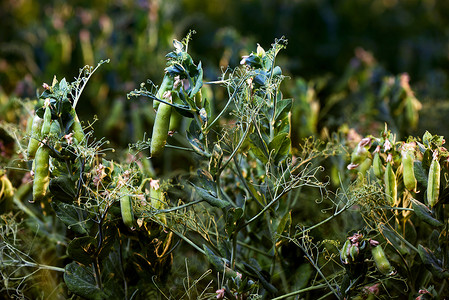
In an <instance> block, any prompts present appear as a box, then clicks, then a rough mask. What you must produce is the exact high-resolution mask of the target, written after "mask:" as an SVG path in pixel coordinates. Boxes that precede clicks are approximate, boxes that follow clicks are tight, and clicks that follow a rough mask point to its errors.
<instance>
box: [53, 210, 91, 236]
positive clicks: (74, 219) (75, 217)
mask: <svg viewBox="0 0 449 300" xmlns="http://www.w3.org/2000/svg"><path fill="white" fill-rule="evenodd" d="M52 206H53V209H54V210H55V212H56V216H57V217H58V218H59V219H60V220H61V221H62V222H63V223H64V224H65V225H67V227H68V228H69V229H70V230H73V231H74V232H76V233H79V234H86V233H87V230H86V226H85V223H83V222H81V221H80V215H79V214H81V217H83V219H84V217H86V214H85V213H84V212H82V211H81V210H79V211H78V210H77V208H76V207H75V206H74V205H71V204H67V203H63V202H52Z"/></svg>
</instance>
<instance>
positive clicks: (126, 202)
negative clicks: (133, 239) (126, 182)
mask: <svg viewBox="0 0 449 300" xmlns="http://www.w3.org/2000/svg"><path fill="white" fill-rule="evenodd" d="M120 194H121V195H120V196H121V197H120V211H121V214H122V220H123V223H124V224H125V225H126V226H128V227H130V228H132V227H134V214H133V205H132V199H131V197H130V196H129V195H128V190H127V189H126V188H122V189H121V190H120Z"/></svg>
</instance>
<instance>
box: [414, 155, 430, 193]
mask: <svg viewBox="0 0 449 300" xmlns="http://www.w3.org/2000/svg"><path fill="white" fill-rule="evenodd" d="M413 172H414V173H415V178H416V180H417V181H418V182H419V183H420V184H422V185H423V186H424V187H425V188H427V174H426V171H425V170H424V168H423V165H422V163H421V162H420V161H415V162H414V163H413Z"/></svg>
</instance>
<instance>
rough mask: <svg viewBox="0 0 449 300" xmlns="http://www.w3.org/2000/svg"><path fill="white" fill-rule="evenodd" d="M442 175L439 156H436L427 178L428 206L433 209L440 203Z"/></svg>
mask: <svg viewBox="0 0 449 300" xmlns="http://www.w3.org/2000/svg"><path fill="white" fill-rule="evenodd" d="M440 173H441V167H440V163H439V162H438V158H437V155H436V154H434V157H433V160H432V163H431V164H430V168H429V176H428V178H427V204H428V205H429V206H430V208H433V207H434V206H435V204H437V202H438V197H439V195H440Z"/></svg>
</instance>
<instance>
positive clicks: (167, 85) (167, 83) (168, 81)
mask: <svg viewBox="0 0 449 300" xmlns="http://www.w3.org/2000/svg"><path fill="white" fill-rule="evenodd" d="M173 82H174V81H173V78H172V77H171V76H170V75H169V74H168V73H166V74H165V76H164V79H163V80H162V83H161V86H160V87H159V89H158V90H157V93H156V98H158V99H162V96H163V95H164V93H165V92H166V91H171V90H172V89H173ZM159 105H160V102H159V101H157V100H155V101H153V109H154V110H157V109H158V107H159Z"/></svg>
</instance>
